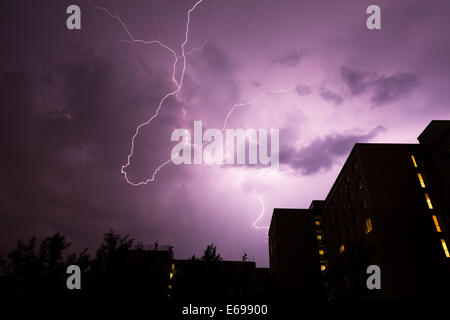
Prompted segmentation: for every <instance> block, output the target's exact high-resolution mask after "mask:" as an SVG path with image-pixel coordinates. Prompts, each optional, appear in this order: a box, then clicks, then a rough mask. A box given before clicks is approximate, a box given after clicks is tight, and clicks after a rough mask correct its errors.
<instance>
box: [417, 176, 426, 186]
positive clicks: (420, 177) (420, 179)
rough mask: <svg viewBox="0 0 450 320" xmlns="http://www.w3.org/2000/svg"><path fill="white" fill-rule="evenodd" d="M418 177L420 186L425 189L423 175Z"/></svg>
mask: <svg viewBox="0 0 450 320" xmlns="http://www.w3.org/2000/svg"><path fill="white" fill-rule="evenodd" d="M417 176H418V177H419V181H420V185H421V186H422V188H425V182H423V178H422V175H421V174H420V173H418V174H417Z"/></svg>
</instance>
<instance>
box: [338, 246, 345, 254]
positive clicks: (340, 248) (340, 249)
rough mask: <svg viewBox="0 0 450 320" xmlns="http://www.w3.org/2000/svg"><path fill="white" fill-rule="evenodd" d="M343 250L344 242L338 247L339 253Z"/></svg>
mask: <svg viewBox="0 0 450 320" xmlns="http://www.w3.org/2000/svg"><path fill="white" fill-rule="evenodd" d="M344 250H345V246H344V244H341V246H340V247H339V253H342V252H344Z"/></svg>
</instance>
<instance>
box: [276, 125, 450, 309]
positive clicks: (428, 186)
mask: <svg viewBox="0 0 450 320" xmlns="http://www.w3.org/2000/svg"><path fill="white" fill-rule="evenodd" d="M418 140H419V142H420V143H419V144H369V143H365V144H360V143H357V144H355V146H354V147H353V149H352V150H351V152H350V155H349V156H348V158H347V160H346V162H345V164H344V166H343V168H342V169H341V171H340V173H339V175H338V177H337V179H336V181H335V182H334V184H333V186H332V188H331V190H330V191H329V193H328V195H327V197H326V199H325V201H324V202H323V203H321V205H320V209H317V206H314V203H319V202H316V201H313V203H312V206H311V208H310V209H275V210H274V213H273V216H272V221H271V226H270V230H271V232H270V233H269V247H270V249H269V251H270V267H271V271H272V273H273V274H274V277H275V279H276V280H277V287H278V288H279V291H281V292H297V294H298V292H302V293H303V294H304V295H306V294H307V293H308V291H310V290H311V289H310V287H311V286H313V285H312V284H311V283H308V284H305V283H304V282H302V281H298V280H297V279H302V278H305V279H306V278H307V279H314V280H312V281H315V285H316V288H319V287H321V285H322V283H323V281H327V282H328V285H327V288H328V289H327V295H328V297H329V298H330V299H337V300H339V299H424V298H430V299H432V298H449V297H450V296H449V290H448V288H449V285H450V282H449V271H450V268H449V267H450V254H449V251H448V226H449V222H450V221H449V211H450V121H432V122H431V123H430V124H429V125H428V126H427V128H426V129H425V130H424V131H423V132H422V133H421V134H420V136H419V138H418ZM314 207H316V209H315V210H314ZM282 212H284V214H283V213H282ZM287 212H290V213H291V214H290V215H288V214H287ZM282 220H283V222H281V221H282ZM312 221H314V223H315V224H317V226H320V228H317V229H316V230H314V228H313V225H312ZM314 232H315V233H314ZM314 234H315V235H316V237H319V235H320V238H321V239H320V241H319V239H317V240H318V241H317V242H316V243H313V241H312V240H311V239H312V238H313V237H314ZM322 243H323V244H324V247H322ZM280 245H281V246H282V247H280ZM307 246H310V247H311V248H312V249H310V250H305V249H302V248H305V247H307ZM290 248H292V250H293V251H290ZM319 248H323V249H319ZM318 249H319V250H324V253H323V257H326V259H318V255H317V250H318ZM299 250H300V251H299ZM304 265H307V266H308V268H307V269H305V267H304ZM370 265H378V266H379V267H380V268H381V289H380V290H369V289H368V288H367V285H366V280H367V278H368V276H369V275H368V274H367V272H366V271H367V267H368V266H370ZM311 267H314V268H315V269H316V270H320V271H321V272H322V274H323V277H321V278H318V277H312V274H313V272H311V271H310V268H311ZM287 270H289V274H291V275H292V274H294V273H295V272H297V273H301V274H295V276H293V278H292V281H291V282H289V281H288V280H287V279H286V278H285V277H286V273H285V272H286V271H287Z"/></svg>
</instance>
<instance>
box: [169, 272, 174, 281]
mask: <svg viewBox="0 0 450 320" xmlns="http://www.w3.org/2000/svg"><path fill="white" fill-rule="evenodd" d="M169 279H170V280H172V279H173V273H172V272H171V273H170V275H169Z"/></svg>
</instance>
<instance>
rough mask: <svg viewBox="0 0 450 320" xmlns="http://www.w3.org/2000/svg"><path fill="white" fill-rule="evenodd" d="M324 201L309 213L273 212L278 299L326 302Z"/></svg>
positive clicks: (272, 243) (271, 243)
mask: <svg viewBox="0 0 450 320" xmlns="http://www.w3.org/2000/svg"><path fill="white" fill-rule="evenodd" d="M322 207H323V201H313V202H312V203H311V206H310V208H309V209H274V212H273V215H272V220H271V222H270V228H269V258H270V270H271V273H272V276H273V278H274V282H275V290H276V295H277V297H278V298H279V299H283V298H301V299H308V300H311V299H313V300H317V299H319V300H320V299H325V292H326V291H327V290H326V286H327V281H326V268H327V260H326V250H325V246H324V242H323V231H322V226H321V212H322Z"/></svg>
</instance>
